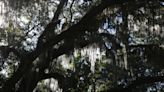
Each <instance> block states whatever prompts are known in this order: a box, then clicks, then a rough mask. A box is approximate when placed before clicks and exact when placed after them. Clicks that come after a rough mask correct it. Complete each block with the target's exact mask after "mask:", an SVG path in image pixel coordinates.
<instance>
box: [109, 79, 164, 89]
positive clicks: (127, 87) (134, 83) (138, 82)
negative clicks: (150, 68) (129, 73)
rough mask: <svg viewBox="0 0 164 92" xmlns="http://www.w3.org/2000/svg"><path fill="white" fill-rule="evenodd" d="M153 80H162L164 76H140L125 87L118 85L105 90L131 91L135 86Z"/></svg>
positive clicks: (163, 80)
mask: <svg viewBox="0 0 164 92" xmlns="http://www.w3.org/2000/svg"><path fill="white" fill-rule="evenodd" d="M154 82H164V76H155V77H140V78H137V79H136V80H134V81H132V82H131V84H129V85H128V86H126V87H122V86H119V87H116V88H112V89H109V90H107V91H106V92H133V90H135V88H136V87H137V86H141V85H143V84H150V83H154Z"/></svg>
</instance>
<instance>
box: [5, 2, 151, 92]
mask: <svg viewBox="0 0 164 92" xmlns="http://www.w3.org/2000/svg"><path fill="white" fill-rule="evenodd" d="M134 1H135V0H102V2H101V4H99V5H98V6H95V7H93V8H92V9H91V10H90V11H89V12H88V13H87V14H86V15H85V16H84V17H83V18H82V19H81V20H80V21H79V22H78V23H77V24H75V25H73V26H71V27H70V28H68V29H67V30H66V31H64V32H62V33H61V34H59V35H52V36H50V38H48V39H47V38H46V39H45V38H44V37H47V35H46V34H49V33H46V32H51V31H52V32H53V31H54V30H55V27H56V21H58V16H59V13H60V12H61V9H62V7H63V6H64V2H65V0H61V2H60V4H62V5H61V6H60V5H59V6H58V7H59V8H60V9H57V11H56V12H57V14H56V15H54V18H53V19H52V21H51V22H50V23H49V24H48V25H47V27H46V28H45V30H44V32H43V33H42V35H41V36H40V37H39V40H38V45H37V48H36V49H35V50H34V51H33V52H31V53H28V54H26V57H24V58H23V59H21V62H22V63H21V65H20V66H19V67H18V69H17V71H16V72H15V73H14V74H13V76H12V77H11V78H9V79H8V80H7V81H6V83H5V84H4V85H3V87H2V92H13V90H14V87H15V84H16V83H17V82H18V81H19V80H20V79H21V77H22V76H23V75H24V73H25V72H26V71H28V70H30V69H31V67H32V63H33V61H34V60H35V59H36V58H37V57H38V56H39V55H40V54H41V53H44V52H46V50H48V49H50V48H52V47H53V46H54V45H55V44H58V43H59V42H60V41H62V40H64V39H68V38H69V39H70V38H74V37H75V36H78V35H80V34H81V33H82V32H81V31H86V30H87V28H88V27H89V26H90V24H91V23H94V21H95V18H96V16H97V15H98V14H100V13H101V12H103V10H104V9H105V8H107V7H110V6H115V5H120V4H124V3H127V2H134ZM139 1H141V2H143V0H139ZM146 1H147V0H146ZM149 1H150V0H149ZM44 40H45V41H44ZM58 56H59V55H56V57H58Z"/></svg>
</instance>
